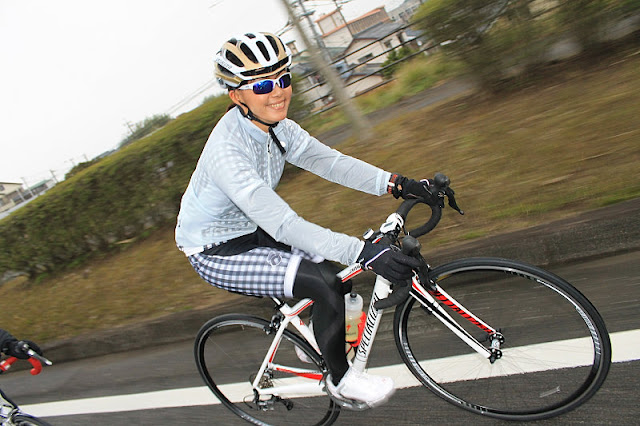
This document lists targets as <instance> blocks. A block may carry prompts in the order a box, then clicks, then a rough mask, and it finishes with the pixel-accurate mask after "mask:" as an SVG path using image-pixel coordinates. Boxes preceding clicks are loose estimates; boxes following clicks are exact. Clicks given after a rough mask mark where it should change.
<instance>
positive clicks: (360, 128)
mask: <svg viewBox="0 0 640 426" xmlns="http://www.w3.org/2000/svg"><path fill="white" fill-rule="evenodd" d="M281 1H282V4H283V6H284V7H285V8H286V10H287V13H288V14H289V17H290V18H291V21H292V22H293V25H294V26H295V28H296V30H298V33H299V34H300V37H302V42H303V43H304V45H305V46H307V49H308V50H309V54H310V56H311V61H312V62H313V64H314V65H315V67H316V69H317V70H318V72H320V74H322V76H323V77H324V78H325V80H326V81H327V83H328V84H329V86H330V87H331V90H332V92H333V94H334V96H335V97H336V99H337V100H338V103H339V105H340V106H341V107H342V109H343V111H344V112H345V114H347V116H348V117H349V119H350V120H351V122H352V123H353V125H354V127H355V130H356V133H355V134H356V135H357V136H359V138H360V139H367V138H370V137H372V136H373V131H372V130H371V125H370V124H369V122H368V120H367V119H366V118H365V117H364V116H363V115H362V113H361V112H360V111H359V110H358V108H357V107H356V106H355V104H354V103H353V101H352V99H351V98H350V97H349V95H348V94H347V93H346V91H345V89H344V86H343V84H342V81H341V80H340V77H338V74H337V73H336V72H335V70H334V69H333V68H331V67H330V66H329V64H328V63H327V61H325V60H323V55H322V53H320V51H319V49H318V47H316V45H315V44H314V43H312V42H311V41H310V40H309V37H307V34H306V32H305V31H304V29H303V28H302V25H300V20H299V19H298V16H297V15H296V14H295V12H294V11H293V8H292V7H291V4H289V1H288V0H281ZM298 4H300V6H302V2H301V1H300V0H298ZM302 7H304V6H302ZM303 10H304V9H303ZM307 17H308V16H307ZM310 24H311V29H312V31H313V32H315V29H314V26H313V24H312V23H310ZM318 40H319V38H318ZM320 43H321V42H320Z"/></svg>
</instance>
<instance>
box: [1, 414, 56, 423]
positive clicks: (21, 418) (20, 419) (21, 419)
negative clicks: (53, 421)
mask: <svg viewBox="0 0 640 426" xmlns="http://www.w3.org/2000/svg"><path fill="white" fill-rule="evenodd" d="M11 421H12V423H10V424H12V425H14V426H51V425H50V424H49V423H47V422H45V421H44V420H41V419H39V418H37V417H33V416H30V415H29V414H24V413H23V414H16V415H15V416H13V417H12V419H11Z"/></svg>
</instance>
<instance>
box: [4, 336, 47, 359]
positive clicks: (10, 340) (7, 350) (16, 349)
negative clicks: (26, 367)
mask: <svg viewBox="0 0 640 426" xmlns="http://www.w3.org/2000/svg"><path fill="white" fill-rule="evenodd" d="M24 343H26V344H27V345H28V346H29V348H30V349H33V351H35V352H36V353H37V354H39V355H42V350H41V349H40V347H39V346H38V345H36V344H35V343H33V342H32V341H31V340H22V341H18V339H16V338H15V337H13V336H12V335H11V333H9V332H8V331H6V330H2V329H0V352H2V353H4V354H5V355H7V356H14V357H16V358H19V359H28V358H29V354H27V352H26V351H25V350H24V347H23V346H24V345H23V344H24Z"/></svg>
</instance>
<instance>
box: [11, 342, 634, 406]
mask: <svg viewBox="0 0 640 426" xmlns="http://www.w3.org/2000/svg"><path fill="white" fill-rule="evenodd" d="M610 337H611V344H612V348H613V349H612V353H613V354H612V361H613V362H626V361H635V360H639V359H640V330H629V331H622V332H618V333H612V334H611V335H610ZM581 340H582V339H572V340H565V341H558V342H549V343H542V344H537V345H531V346H525V347H519V348H512V349H511V350H512V351H519V352H520V353H521V354H523V353H524V354H526V356H527V357H528V358H531V359H532V360H536V359H538V360H539V359H540V357H543V354H549V353H550V351H553V350H554V348H555V349H557V350H561V351H562V357H558V356H556V355H554V356H553V360H554V366H549V365H547V367H546V368H545V369H554V368H567V367H574V366H579V365H585V364H587V363H588V362H589V360H585V359H580V358H579V357H578V358H574V357H572V356H570V354H571V351H570V348H571V347H572V346H575V345H580V343H581ZM506 355H507V351H505V357H506ZM547 356H548V355H547ZM477 358H478V355H477V354H470V355H463V356H456V357H449V358H443V359H439V360H433V361H429V363H430V364H431V366H430V367H431V368H432V369H433V370H429V371H438V370H439V368H438V366H442V367H444V368H442V369H441V370H442V371H443V375H442V376H441V377H439V378H438V379H437V380H441V381H445V380H446V381H455V380H459V377H461V376H459V373H458V372H457V371H456V370H458V371H461V370H460V368H454V367H452V366H453V365H455V366H457V367H463V368H464V366H465V365H468V363H469V362H474V363H475V360H477ZM559 360H561V361H559ZM483 363H484V365H487V366H490V364H488V363H487V362H486V361H484V360H483ZM546 364H548V363H545V365H546ZM539 365H540V364H539V363H538V362H532V363H531V364H530V365H527V366H526V367H525V368H526V370H522V368H523V367H522V364H520V365H519V369H518V370H512V369H510V368H509V367H508V365H507V366H506V368H503V369H502V374H504V375H509V374H520V373H523V372H533V371H540V370H541V369H542V368H541V367H539ZM368 372H369V373H371V374H375V375H381V376H389V377H393V379H394V381H395V384H396V388H399V389H400V388H407V387H412V386H419V384H420V383H419V382H418V381H417V380H416V379H415V378H414V377H413V375H412V374H411V373H410V372H409V370H408V368H407V367H406V366H405V365H404V364H396V365H390V366H385V367H377V368H371V369H369V370H368ZM487 376H488V372H486V374H484V375H481V376H480V377H487ZM295 380H296V379H292V380H289V382H287V383H286V384H293V382H294V381H295ZM226 387H227V388H228V389H227V390H229V391H231V393H232V394H233V395H234V398H232V399H236V400H242V398H243V397H244V395H247V391H246V389H247V386H246V385H244V384H239V383H234V384H230V385H226ZM249 393H250V392H249ZM320 394H321V391H319V389H316V391H315V392H311V393H307V394H305V395H304V396H310V395H320ZM219 403H220V401H219V400H218V399H217V398H216V397H215V396H214V395H213V394H212V393H211V391H210V390H209V388H208V387H206V386H198V387H193V388H183V389H171V390H164V391H156V392H144V393H137V394H130V395H115V396H105V397H99V398H84V399H74V400H68V401H56V402H45V403H41V404H32V405H25V406H22V407H21V408H22V409H23V410H24V411H25V412H27V413H29V414H32V415H34V416H40V417H56V416H70V415H78V414H93V413H113V412H120V411H135V410H151V409H155V408H175V407H191V406H198V405H213V404H219Z"/></svg>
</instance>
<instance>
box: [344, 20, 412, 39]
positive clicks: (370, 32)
mask: <svg viewBox="0 0 640 426" xmlns="http://www.w3.org/2000/svg"><path fill="white" fill-rule="evenodd" d="M400 28H402V25H400V24H397V23H395V22H379V23H377V24H375V25H374V26H373V27H370V28H367V29H366V30H364V31H360V32H359V33H357V34H354V35H353V39H354V40H378V39H381V38H383V37H386V36H388V35H390V34H393V33H394V32H396V31H398V30H399V29H400Z"/></svg>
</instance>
